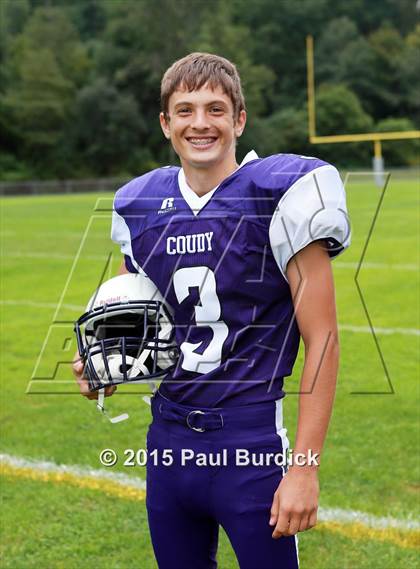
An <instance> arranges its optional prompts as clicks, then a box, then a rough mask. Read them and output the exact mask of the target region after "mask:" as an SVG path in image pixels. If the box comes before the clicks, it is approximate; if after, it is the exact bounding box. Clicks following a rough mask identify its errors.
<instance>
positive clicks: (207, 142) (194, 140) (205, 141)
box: [187, 136, 217, 149]
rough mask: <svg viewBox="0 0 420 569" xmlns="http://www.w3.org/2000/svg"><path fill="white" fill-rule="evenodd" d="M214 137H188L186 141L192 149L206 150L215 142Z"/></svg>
mask: <svg viewBox="0 0 420 569" xmlns="http://www.w3.org/2000/svg"><path fill="white" fill-rule="evenodd" d="M216 140H217V137H216V136H200V137H199V136H189V137H187V141H188V142H189V143H190V144H192V146H194V148H201V149H203V148H208V147H209V146H211V145H212V144H213V143H214V142H216Z"/></svg>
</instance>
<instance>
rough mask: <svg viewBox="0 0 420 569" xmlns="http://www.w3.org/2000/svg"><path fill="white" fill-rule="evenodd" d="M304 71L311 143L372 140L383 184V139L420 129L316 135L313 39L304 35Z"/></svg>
mask: <svg viewBox="0 0 420 569" xmlns="http://www.w3.org/2000/svg"><path fill="white" fill-rule="evenodd" d="M306 73H307V95H308V131H309V142H310V143H311V144H326V143H328V144H331V143H342V142H373V158H372V167H373V172H374V177H375V182H376V184H377V185H378V186H382V185H383V170H384V159H383V156H382V141H383V140H406V139H409V138H420V130H406V131H391V132H363V133H357V134H332V135H326V136H318V135H317V134H316V107H315V71H314V39H313V37H312V36H311V35H308V36H306Z"/></svg>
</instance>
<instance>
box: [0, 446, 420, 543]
mask: <svg viewBox="0 0 420 569" xmlns="http://www.w3.org/2000/svg"><path fill="white" fill-rule="evenodd" d="M0 474H2V475H3V476H6V477H11V478H23V479H27V480H35V481H41V482H52V483H56V484H68V485H71V486H76V487H78V488H86V489H89V490H98V491H100V492H102V493H104V494H107V495H110V496H115V497H117V498H121V499H125V500H136V501H143V500H144V499H145V495H146V491H145V488H146V485H145V482H144V481H143V480H141V479H140V478H131V477H128V476H125V475H124V474H120V473H113V472H103V471H101V470H95V469H89V468H84V467H81V466H69V465H58V464H55V463H53V462H47V461H34V460H27V459H24V458H21V457H14V456H11V455H7V454H0ZM318 519H319V523H318V525H317V526H316V529H318V530H323V529H324V530H326V531H329V532H333V533H338V534H341V535H343V536H345V537H348V538H351V539H357V540H373V541H382V542H383V541H385V542H391V543H394V544H395V545H397V546H398V547H401V548H404V549H407V548H409V549H412V548H415V549H417V548H420V531H419V527H420V525H419V523H418V522H417V521H415V520H398V519H396V518H391V517H377V516H373V515H371V514H366V513H364V512H357V511H353V510H343V509H340V508H330V509H329V508H320V509H319V514H318Z"/></svg>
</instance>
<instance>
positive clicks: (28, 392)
mask: <svg viewBox="0 0 420 569" xmlns="http://www.w3.org/2000/svg"><path fill="white" fill-rule="evenodd" d="M418 189H419V188H418V183H416V182H414V181H407V180H404V181H402V180H399V179H398V178H391V180H390V183H389V186H388V188H387V191H386V192H385V195H384V198H383V201H382V206H381V208H380V211H379V214H378V217H377V221H376V225H375V227H374V230H373V232H372V235H371V239H370V243H369V246H368V248H367V250H366V254H365V257H364V263H363V265H362V267H361V270H360V273H359V278H358V282H359V285H360V287H361V290H362V292H363V297H364V300H365V303H366V306H367V308H368V311H369V315H370V318H371V321H372V323H373V325H374V327H375V329H376V330H377V334H376V338H377V342H378V346H379V348H380V350H381V354H382V357H383V360H384V362H385V365H386V369H387V373H386V372H385V370H384V367H383V365H382V363H381V358H380V356H379V353H378V349H377V345H376V344H375V339H374V337H373V336H372V334H371V333H370V332H369V323H368V320H367V317H366V314H365V312H364V309H363V305H362V303H361V300H360V297H359V294H358V291H357V287H356V284H355V279H354V277H355V273H356V268H357V266H358V263H359V260H360V258H361V255H362V251H363V250H364V246H365V244H366V240H367V236H368V234H369V231H370V228H371V226H372V220H373V217H374V214H375V211H376V208H377V206H378V202H379V198H380V197H381V190H379V189H378V188H376V187H375V185H374V184H373V181H372V180H371V179H370V178H369V177H364V178H363V177H357V176H350V178H349V181H348V183H347V195H348V205H349V212H350V215H351V219H352V225H353V243H352V246H351V248H350V249H349V250H348V251H347V252H346V253H345V254H344V255H343V256H342V257H339V258H338V259H337V260H336V261H334V274H335V279H336V287H337V304H338V314H339V323H340V329H341V369H340V377H339V387H338V394H337V400H336V405H335V411H334V416H333V419H332V423H331V427H330V432H329V436H328V440H327V443H326V448H325V453H324V459H323V465H322V469H321V472H320V477H321V501H320V503H321V507H322V508H324V509H325V510H327V509H330V508H338V509H340V510H339V511H340V512H342V511H344V510H345V511H346V512H348V513H349V514H351V513H352V512H355V511H356V512H364V513H366V514H371V515H372V516H376V517H375V518H373V519H377V518H383V517H389V518H391V517H392V518H395V519H396V520H397V521H396V522H395V523H396V527H395V528H394V529H392V528H391V529H390V528H387V527H385V525H386V524H382V526H381V523H380V522H379V521H378V523H377V524H376V526H377V527H375V523H373V524H372V525H371V527H368V525H366V524H365V523H364V522H363V519H362V518H361V519H358V514H355V520H354V521H353V522H348V521H343V519H341V518H340V516H339V515H338V518H337V520H332V521H331V520H330V521H324V522H323V523H320V524H319V526H318V527H317V528H316V529H314V530H312V531H310V532H306V533H304V534H301V535H300V541H299V550H300V558H301V567H303V568H304V569H347V568H348V569H365V568H373V569H377V568H378V569H415V568H418V567H419V565H420V557H419V550H418V534H417V548H416V545H415V541H416V535H414V532H413V531H408V530H407V529H404V527H403V526H404V523H405V524H407V522H409V521H410V520H414V519H415V518H416V517H417V516H418V510H419V488H420V485H419V459H418V456H419V455H418V451H419V411H418V409H419V407H418V405H419V383H418V378H419V374H418V371H419V370H418V366H417V355H418V340H419V335H418V329H419V322H418V315H419V310H418V309H419V306H418V292H419V287H418V282H417V281H416V279H417V276H418V273H417V271H416V266H417V263H418V258H417V253H416V251H417V250H418V242H417V238H416V235H417V234H418V226H417V217H418V205H417V199H418ZM110 207H111V196H110V195H109V194H106V195H102V196H101V195H93V194H89V195H66V196H39V197H25V198H7V199H3V200H2V202H1V212H2V217H1V222H2V223H1V241H2V274H1V296H0V301H1V316H2V317H1V325H2V358H1V380H2V386H1V426H2V432H1V435H2V436H1V448H0V452H2V453H5V454H8V455H12V456H13V457H21V458H25V459H33V460H36V461H50V462H54V463H57V464H66V465H79V466H80V467H85V468H86V470H87V469H88V468H94V469H102V470H103V471H105V470H106V469H105V468H104V467H101V465H100V463H99V459H98V455H99V452H100V451H101V450H102V449H103V448H107V447H108V448H113V449H115V450H116V451H117V453H119V454H120V456H122V453H123V449H125V448H133V449H137V448H141V447H144V444H145V433H146V428H147V424H148V422H149V412H150V411H149V408H148V407H147V406H146V405H145V404H144V403H143V402H142V401H141V400H139V396H138V395H135V394H133V393H126V394H124V390H123V389H122V388H120V389H119V392H118V396H116V397H114V398H112V401H111V402H110V403H109V406H110V407H111V406H112V412H113V413H115V414H116V413H117V412H119V411H124V410H128V411H129V413H130V415H131V416H130V420H129V421H127V422H125V423H121V424H118V425H111V424H109V423H107V422H106V421H105V420H102V419H101V417H99V414H98V413H97V411H96V409H95V407H94V404H93V403H91V402H88V401H86V400H84V399H82V398H81V397H80V395H78V392H77V389H76V387H75V385H74V383H73V381H72V379H71V375H70V371H69V366H68V363H67V362H68V361H69V360H70V359H71V357H72V355H73V353H74V351H75V343H74V340H73V338H72V326H71V321H72V320H74V319H75V318H76V317H77V316H78V315H79V313H80V312H81V309H82V307H83V305H84V304H85V301H86V300H87V298H88V296H89V294H90V293H91V291H92V290H93V289H94V288H95V286H96V284H97V282H98V280H99V278H100V275H101V274H102V272H103V271H104V270H106V271H107V273H108V274H109V275H112V274H113V273H115V272H116V270H117V267H118V265H119V263H120V255H119V253H118V250H117V248H116V247H114V246H113V245H112V243H111V242H110V240H109V238H108V235H109V227H110ZM110 253H111V254H112V256H111V257H110V262H109V264H108V265H107V260H108V258H109V254H110ZM75 259H76V262H75ZM59 303H60V304H59ZM57 306H58V309H56V308H57ZM47 334H49V335H48V341H47V342H46V343H45V346H44V348H45V349H44V350H43V352H42V354H41V357H40V358H39V356H40V352H41V348H42V347H43V345H44V341H45V340H46V338H47ZM38 358H39V360H38ZM37 360H38V364H37ZM56 362H60V363H59V365H58V366H56ZM301 362H302V357H301V354H300V356H299V360H298V362H297V364H296V366H295V371H294V374H293V376H292V377H290V378H288V379H287V381H286V390H288V391H289V392H290V394H289V396H288V397H287V399H286V403H285V414H286V423H287V425H288V427H289V433H290V435H291V438H292V440H293V433H294V428H295V421H296V407H297V395H296V392H297V390H298V380H299V371H300V367H301ZM36 364H37V365H36ZM33 377H34V378H35V379H33V381H32V382H31V381H30V380H31V378H33ZM42 378H43V379H42ZM48 378H49V379H48ZM108 470H112V471H113V472H121V473H124V474H125V475H127V476H129V477H140V478H144V476H145V472H144V469H143V468H141V467H135V468H127V467H123V466H122V464H121V461H120V463H119V464H117V465H116V466H115V467H114V468H112V469H108ZM102 484H103V487H101V483H100V482H99V483H98V484H97V489H95V486H94V485H93V484H91V485H90V486H89V485H85V486H83V484H82V483H80V484H78V483H77V478H76V481H75V480H74V479H71V478H69V477H66V476H61V477H60V476H56V477H54V476H48V475H44V476H43V475H42V474H41V473H40V471H37V470H36V469H31V468H26V469H25V468H18V467H11V466H9V467H7V468H6V467H5V468H4V470H3V476H2V539H1V550H2V557H1V566H2V568H4V569H6V568H10V569H20V568H22V569H23V568H35V567H40V566H42V567H46V568H57V569H58V568H65V569H70V568H79V567H83V568H86V569H90V568H94V567H107V568H108V567H109V568H112V569H122V568H124V569H125V568H131V567H140V568H153V567H156V564H155V562H154V558H153V553H152V548H151V544H150V539H149V535H148V530H147V518H146V510H145V505H144V499H142V496H141V495H140V494H139V495H138V496H137V497H132V496H131V497H130V495H129V493H127V495H124V492H120V493H119V494H118V493H114V494H112V492H111V493H109V492H107V490H106V486H107V484H106V483H105V482H103V483H102ZM398 524H399V525H398ZM220 539H221V544H220V551H219V564H220V567H221V568H222V569H230V568H233V567H236V566H237V565H236V562H235V559H234V555H233V553H232V551H231V548H230V546H229V544H228V541H227V538H226V536H225V535H224V534H223V532H221V536H220ZM192 569H194V568H192ZM255 569H264V568H255Z"/></svg>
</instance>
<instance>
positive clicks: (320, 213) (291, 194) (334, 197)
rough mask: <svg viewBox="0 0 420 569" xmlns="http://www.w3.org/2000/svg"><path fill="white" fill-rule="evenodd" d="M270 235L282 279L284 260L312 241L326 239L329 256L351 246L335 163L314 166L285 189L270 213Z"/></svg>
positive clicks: (343, 191)
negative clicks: (271, 215) (314, 167)
mask: <svg viewBox="0 0 420 569" xmlns="http://www.w3.org/2000/svg"><path fill="white" fill-rule="evenodd" d="M269 236H270V244H271V248H272V251H273V255H274V258H275V260H276V262H277V264H278V266H279V268H280V270H281V272H282V274H283V276H284V278H285V279H286V267H287V263H288V262H289V261H290V259H291V258H292V257H293V255H295V254H296V253H297V252H298V251H300V250H301V249H303V248H304V247H306V245H309V243H312V241H316V240H318V239H325V241H326V243H327V247H328V253H329V255H330V256H331V257H335V256H336V255H338V254H340V253H341V252H342V251H343V250H344V249H345V248H347V247H348V246H349V245H350V222H349V218H348V214H347V207H346V193H345V190H344V186H343V183H342V181H341V178H340V175H339V173H338V171H337V169H336V168H334V166H331V165H326V166H321V167H319V168H316V169H315V170H313V171H312V172H309V173H308V174H306V175H305V176H303V177H302V178H300V179H299V180H297V181H296V182H295V183H294V184H293V185H292V186H291V187H290V188H289V189H288V190H287V192H286V193H285V194H284V195H283V196H282V198H281V199H280V201H279V203H278V204H277V207H276V210H275V212H274V214H273V217H272V220H271V223H270V229H269ZM286 280H287V279H286Z"/></svg>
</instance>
